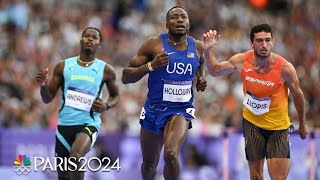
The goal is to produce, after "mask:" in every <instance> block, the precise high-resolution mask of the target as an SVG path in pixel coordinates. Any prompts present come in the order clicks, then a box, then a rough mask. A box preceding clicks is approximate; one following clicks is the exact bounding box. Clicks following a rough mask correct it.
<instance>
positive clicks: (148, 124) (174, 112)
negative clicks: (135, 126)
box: [140, 103, 195, 135]
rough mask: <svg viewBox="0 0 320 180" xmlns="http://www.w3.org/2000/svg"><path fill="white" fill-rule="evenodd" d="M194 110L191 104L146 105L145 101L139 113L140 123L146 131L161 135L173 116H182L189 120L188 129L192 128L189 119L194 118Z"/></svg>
mask: <svg viewBox="0 0 320 180" xmlns="http://www.w3.org/2000/svg"><path fill="white" fill-rule="evenodd" d="M194 112H195V109H194V107H193V106H189V107H186V106H183V107H168V106H163V105H158V104H154V105H148V104H147V103H146V104H145V106H144V107H143V108H142V111H141V114H140V124H141V126H142V127H143V128H144V129H145V130H147V131H149V132H152V133H154V134H157V135H162V134H163V130H164V127H165V125H166V124H167V122H169V121H170V120H171V118H172V117H173V116H183V117H184V118H185V119H186V120H187V121H189V122H190V123H189V129H190V128H192V122H191V120H193V119H195V116H194Z"/></svg>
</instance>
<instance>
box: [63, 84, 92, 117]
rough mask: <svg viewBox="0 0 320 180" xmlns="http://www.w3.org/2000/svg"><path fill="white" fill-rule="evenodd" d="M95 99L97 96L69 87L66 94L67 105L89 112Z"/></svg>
mask: <svg viewBox="0 0 320 180" xmlns="http://www.w3.org/2000/svg"><path fill="white" fill-rule="evenodd" d="M94 98H95V96H94V94H93V93H91V92H88V91H85V90H81V89H77V88H73V87H69V88H68V90H67V94H66V100H65V105H66V106H69V107H73V108H76V109H81V110H84V111H88V112H89V111H90V109H91V106H92V103H93V101H94Z"/></svg>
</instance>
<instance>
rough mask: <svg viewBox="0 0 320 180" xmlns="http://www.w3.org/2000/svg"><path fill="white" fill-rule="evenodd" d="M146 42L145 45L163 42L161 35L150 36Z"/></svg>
mask: <svg viewBox="0 0 320 180" xmlns="http://www.w3.org/2000/svg"><path fill="white" fill-rule="evenodd" d="M144 42H145V43H150V44H153V43H159V42H161V37H160V34H159V35H156V36H150V37H148V38H147V39H146V40H145V41H144Z"/></svg>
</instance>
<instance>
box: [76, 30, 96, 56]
mask: <svg viewBox="0 0 320 180" xmlns="http://www.w3.org/2000/svg"><path fill="white" fill-rule="evenodd" d="M100 41H101V40H100V35H99V32H98V31H97V30H95V29H87V30H86V31H85V32H84V33H83V36H82V38H81V40H80V45H81V50H82V51H84V52H89V53H95V52H96V50H97V48H98V47H99V46H100Z"/></svg>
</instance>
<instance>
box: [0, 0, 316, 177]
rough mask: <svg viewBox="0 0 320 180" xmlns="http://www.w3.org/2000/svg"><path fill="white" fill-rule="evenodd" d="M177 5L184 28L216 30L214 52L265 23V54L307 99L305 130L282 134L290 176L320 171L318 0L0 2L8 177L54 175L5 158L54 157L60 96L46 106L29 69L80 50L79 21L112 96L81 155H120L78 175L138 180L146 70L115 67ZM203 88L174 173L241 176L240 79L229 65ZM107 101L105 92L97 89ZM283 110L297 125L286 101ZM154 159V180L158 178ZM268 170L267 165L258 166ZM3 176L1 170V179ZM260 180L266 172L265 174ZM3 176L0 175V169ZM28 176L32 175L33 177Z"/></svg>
mask: <svg viewBox="0 0 320 180" xmlns="http://www.w3.org/2000/svg"><path fill="white" fill-rule="evenodd" d="M175 5H181V6H183V7H184V8H185V9H186V10H187V12H188V14H189V19H190V25H191V28H190V33H189V34H190V35H191V36H193V37H194V38H195V39H199V40H201V37H202V33H204V32H206V31H207V30H209V29H216V30H217V31H218V32H219V34H221V40H220V42H219V44H218V45H217V46H216V47H215V48H214V49H215V52H216V54H217V57H218V60H219V61H223V60H226V59H227V58H229V57H231V55H233V54H235V53H238V52H243V51H246V50H248V49H249V48H250V46H249V44H250V39H249V33H250V29H251V27H252V26H254V25H256V24H261V23H268V24H270V25H271V26H272V28H273V35H274V38H275V47H274V49H273V50H274V52H276V53H278V54H280V55H282V56H283V57H284V58H286V59H287V60H288V61H290V62H291V63H292V64H293V65H294V67H295V68H296V71H297V75H298V78H299V80H300V86H301V89H302V91H303V92H304V95H305V98H306V116H307V121H308V125H309V128H310V131H311V135H310V136H309V137H308V138H307V139H306V140H305V141H302V140H301V139H299V137H298V135H297V133H296V132H294V133H293V134H292V135H291V136H290V138H291V139H290V140H291V159H292V164H291V171H290V174H289V179H298V178H300V179H320V162H319V159H320V152H319V149H320V140H319V136H320V134H319V127H320V96H319V94H320V85H319V83H320V11H319V7H320V1H318V0H308V1H304V0H241V1H237V0H198V1H192V0H164V1H159V0H107V1H101V0H91V1H81V0H65V1H58V0H0V39H1V40H0V63H1V65H0V98H1V101H0V128H1V129H0V173H1V171H2V172H3V173H1V176H2V175H3V174H4V175H6V176H7V177H8V178H9V179H10V178H11V179H21V178H25V179H31V178H33V177H38V178H40V179H41V178H44V179H50V178H53V179H55V178H56V174H55V173H50V172H46V173H30V174H28V175H25V176H17V175H16V174H15V173H14V172H13V171H12V167H13V161H14V159H15V157H16V156H17V155H19V154H26V155H27V156H30V157H31V158H32V157H34V156H43V157H44V156H46V157H52V156H54V151H53V147H54V132H55V128H56V125H57V117H58V111H59V101H60V94H57V96H56V98H55V100H54V101H53V102H52V103H50V104H48V105H46V104H44V103H43V102H42V100H41V97H40V93H39V91H40V89H39V86H38V85H37V83H36V81H35V75H36V74H37V72H38V71H39V70H40V69H44V68H46V67H48V68H49V72H50V75H52V72H53V68H54V66H55V65H56V64H57V63H58V62H60V61H62V60H64V59H65V58H67V57H70V56H77V55H78V54H79V41H80V38H81V33H82V31H83V30H84V29H85V28H86V27H87V26H95V27H97V28H99V29H100V30H101V33H102V36H103V42H102V47H101V49H100V50H99V52H98V54H97V57H98V58H100V59H103V60H105V61H106V62H107V63H109V64H111V65H112V66H114V67H115V70H116V72H117V82H118V84H119V86H120V93H121V100H120V102H119V104H118V105H117V107H115V108H113V109H112V110H110V111H107V112H105V113H103V114H102V121H103V124H102V129H101V134H100V137H99V139H98V142H97V144H96V145H95V147H94V149H93V150H92V152H90V154H89V155H88V156H90V155H91V156H98V155H101V156H103V155H106V156H109V157H112V158H117V157H119V158H120V162H121V166H122V169H121V171H120V172H114V171H112V172H110V173H102V172H101V173H87V175H86V176H87V178H86V179H128V176H129V177H130V178H131V179H141V176H140V170H139V167H140V163H141V154H140V145H139V130H140V125H139V114H140V111H141V108H142V106H143V103H144V101H145V98H146V93H147V85H146V83H147V76H146V77H144V78H143V79H142V80H140V81H139V82H138V83H136V84H129V85H123V84H122V83H121V73H122V70H123V68H124V66H126V65H127V63H128V62H129V61H130V60H131V58H132V57H133V56H134V55H135V54H136V53H137V50H138V48H139V47H140V45H141V44H142V42H143V41H144V40H145V39H146V38H148V37H150V36H155V35H157V34H159V33H162V32H166V29H165V15H166V12H167V11H168V10H169V9H170V8H171V7H172V6H175ZM206 78H207V81H208V87H207V89H206V91H205V92H204V93H197V92H195V95H196V98H195V102H194V104H195V107H196V116H197V119H196V120H195V121H194V122H193V128H192V129H191V130H190V131H189V136H188V138H187V140H186V143H185V144H184V146H183V149H182V152H181V154H180V156H181V158H180V159H181V167H182V172H181V179H201V180H202V179H203V180H205V179H226V180H227V179H248V178H249V175H248V166H247V162H246V160H245V157H244V148H243V143H242V140H243V139H242V132H241V127H242V99H243V95H242V82H241V78H240V76H239V74H238V73H234V74H233V75H229V76H227V77H223V78H213V77H210V76H206ZM104 93H105V95H106V97H105V99H107V96H108V94H107V92H104ZM289 115H290V118H291V121H292V123H293V124H294V125H295V129H296V130H297V129H298V120H297V115H296V111H295V108H294V105H293V102H292V99H291V98H290V99H289ZM162 168H163V161H162V160H161V162H160V164H159V167H158V171H159V173H158V175H157V179H162V178H163V177H162ZM265 173H267V170H265ZM6 176H5V177H6ZM265 178H266V179H268V178H269V177H268V175H267V174H266V175H265ZM0 179H2V177H0ZM33 179H34V178H33Z"/></svg>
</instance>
